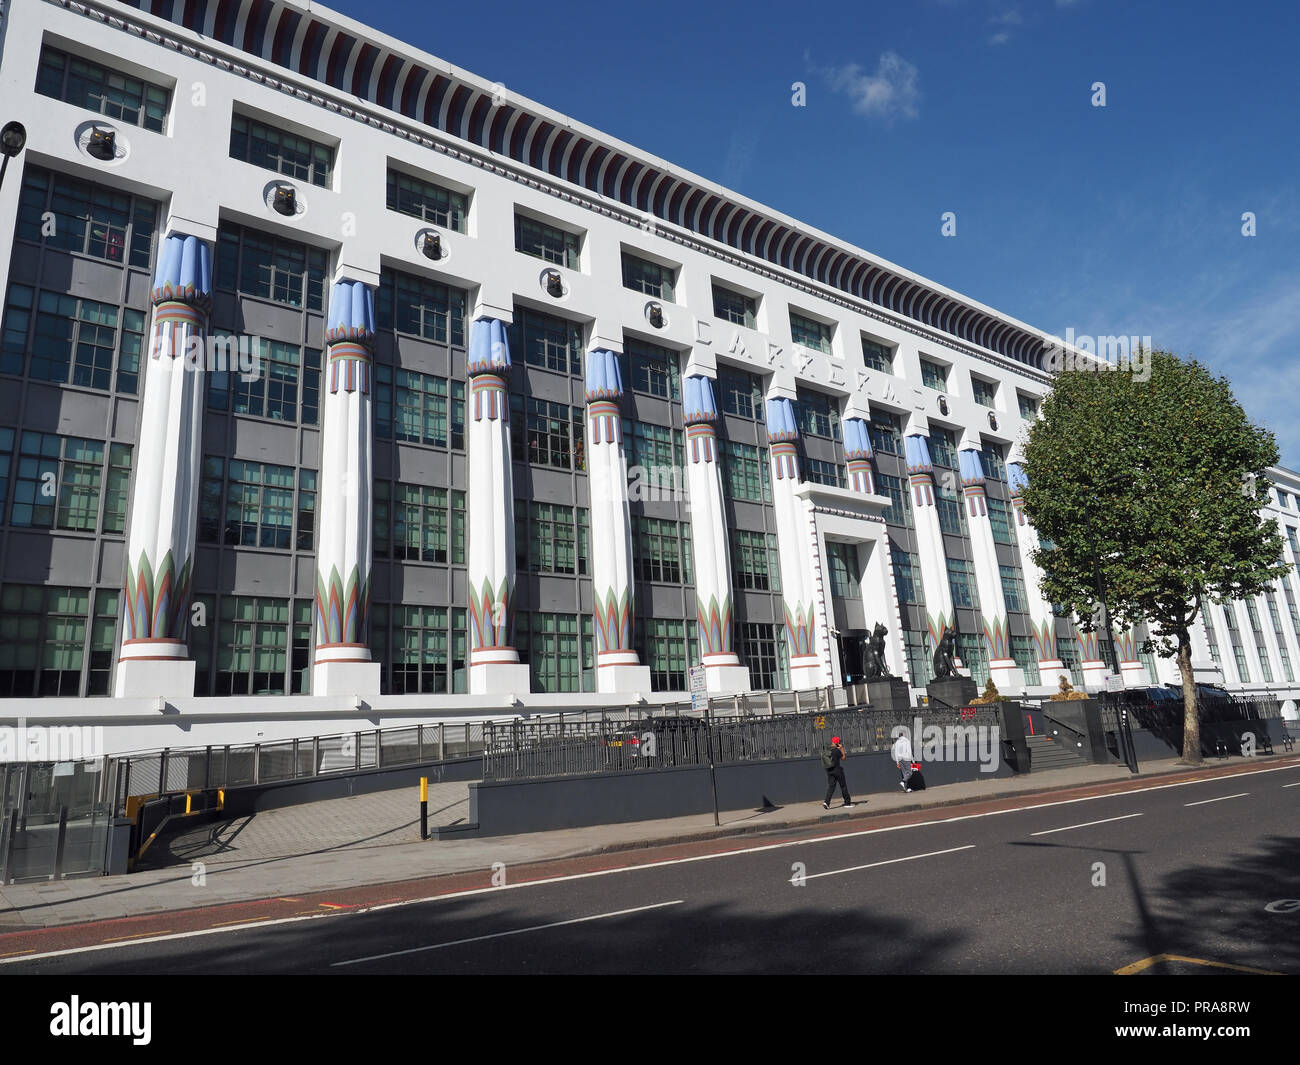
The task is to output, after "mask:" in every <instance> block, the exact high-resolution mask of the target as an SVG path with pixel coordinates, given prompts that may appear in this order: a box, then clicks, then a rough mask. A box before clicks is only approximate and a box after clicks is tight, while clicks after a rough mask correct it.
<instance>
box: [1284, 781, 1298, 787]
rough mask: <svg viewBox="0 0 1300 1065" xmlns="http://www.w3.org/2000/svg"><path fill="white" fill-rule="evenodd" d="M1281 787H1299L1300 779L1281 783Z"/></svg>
mask: <svg viewBox="0 0 1300 1065" xmlns="http://www.w3.org/2000/svg"><path fill="white" fill-rule="evenodd" d="M1282 787H1284V788H1300V780H1297V781H1296V782H1295V783H1294V784H1283V785H1282Z"/></svg>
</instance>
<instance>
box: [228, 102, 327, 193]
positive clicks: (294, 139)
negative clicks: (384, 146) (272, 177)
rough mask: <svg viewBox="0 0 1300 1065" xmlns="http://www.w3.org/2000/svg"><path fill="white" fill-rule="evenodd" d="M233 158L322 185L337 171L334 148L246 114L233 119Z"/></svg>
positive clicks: (231, 127)
mask: <svg viewBox="0 0 1300 1065" xmlns="http://www.w3.org/2000/svg"><path fill="white" fill-rule="evenodd" d="M230 158H231V159H238V160H239V161H240V162H244V163H252V164H253V165H254V166H260V167H262V168H263V169H264V170H270V171H273V172H274V173H276V174H283V175H284V176H285V177H291V178H297V179H298V180H299V181H306V182H310V183H311V184H313V185H319V186H320V187H321V188H329V187H330V176H331V175H332V174H333V172H334V149H333V148H331V147H329V146H328V145H325V144H318V143H317V142H316V141H313V140H308V139H307V138H306V137H299V136H297V135H296V134H293V133H290V132H289V131H288V130H283V129H278V128H277V127H275V126H269V125H267V124H266V123H265V122H258V121H257V120H256V119H252V118H247V117H245V116H244V115H235V116H234V118H233V119H232V120H231V122H230Z"/></svg>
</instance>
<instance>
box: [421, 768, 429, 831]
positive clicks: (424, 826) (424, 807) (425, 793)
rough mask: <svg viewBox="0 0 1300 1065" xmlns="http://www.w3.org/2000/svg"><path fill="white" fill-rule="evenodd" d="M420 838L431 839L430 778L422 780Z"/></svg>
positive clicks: (422, 778)
mask: <svg viewBox="0 0 1300 1065" xmlns="http://www.w3.org/2000/svg"><path fill="white" fill-rule="evenodd" d="M420 838H421V839H428V838H429V778H428V777H421V778H420Z"/></svg>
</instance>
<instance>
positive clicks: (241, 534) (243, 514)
mask: <svg viewBox="0 0 1300 1065" xmlns="http://www.w3.org/2000/svg"><path fill="white" fill-rule="evenodd" d="M226 467H227V463H226V460H225V459H222V458H220V457H218V456H215V455H209V456H208V457H207V458H205V459H204V461H203V480H202V482H201V483H200V486H199V540H200V542H203V543H225V544H228V545H231V546H235V547H271V548H279V549H283V550H288V549H290V548H292V547H293V546H294V543H295V540H294V535H293V525H294V516H295V513H296V514H297V516H298V518H299V526H298V528H299V534H300V538H301V537H302V535H303V534H307V535H308V536H310V535H311V534H312V533H314V529H309V528H304V522H303V519H304V516H305V515H307V514H310V513H312V512H314V509H315V490H316V474H315V471H310V470H308V471H302V474H303V476H301V477H300V478H299V482H298V485H299V488H300V490H305V491H306V492H308V493H310V498H309V499H302V498H300V499H299V500H298V503H297V506H295V502H294V472H295V471H294V468H293V467H292V466H273V465H271V464H269V463H259V462H242V461H240V460H238V459H231V460H230V462H229V483H228V484H226V472H227V470H226ZM223 491H224V498H225V506H224V508H223V506H222V498H223ZM312 524H314V523H312Z"/></svg>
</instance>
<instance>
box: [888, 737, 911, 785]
mask: <svg viewBox="0 0 1300 1065" xmlns="http://www.w3.org/2000/svg"><path fill="white" fill-rule="evenodd" d="M890 756H891V757H892V758H893V759H894V764H895V765H896V766H898V775H899V778H900V779H899V781H898V786H899V787H900V788H902V789H903V790H904V791H911V790H912V789H911V787H909V786H908V782H909V781H910V779H911V776H912V739H911V737H910V736H909V735H908V734H907V732H906V731H903V732H900V733H899V734H898V738H897V739H896V740H894V746H893V748H892V749H891V750H890Z"/></svg>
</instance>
